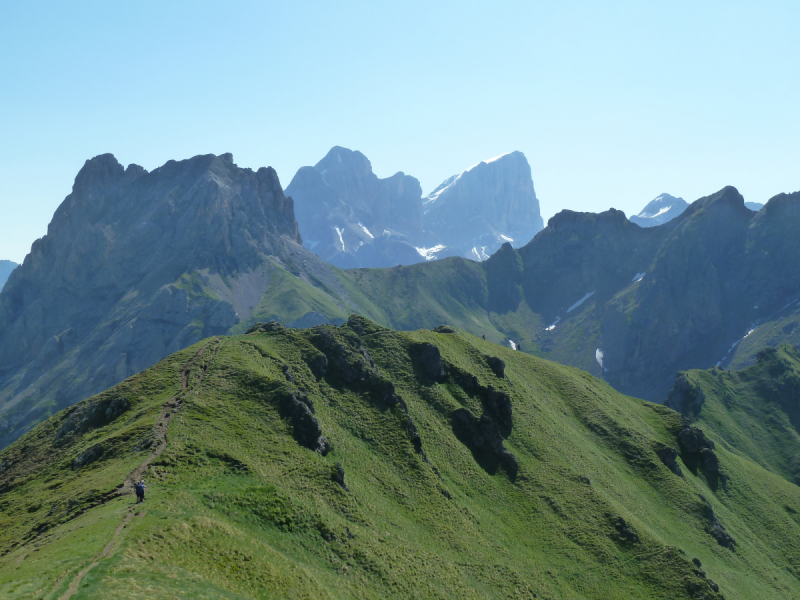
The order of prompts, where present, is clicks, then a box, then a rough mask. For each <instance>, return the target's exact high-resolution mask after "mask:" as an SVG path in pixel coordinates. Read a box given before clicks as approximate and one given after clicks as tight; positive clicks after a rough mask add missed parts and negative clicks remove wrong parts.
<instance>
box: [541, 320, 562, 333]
mask: <svg viewBox="0 0 800 600" xmlns="http://www.w3.org/2000/svg"><path fill="white" fill-rule="evenodd" d="M560 322H561V317H556V320H555V321H553V322H552V323H551V324H550V326H549V327H545V329H544V330H545V331H553V330H554V329H555V328H556V325H558V324H559V323H560Z"/></svg>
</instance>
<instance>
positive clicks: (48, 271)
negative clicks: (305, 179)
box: [0, 155, 800, 445]
mask: <svg viewBox="0 0 800 600" xmlns="http://www.w3.org/2000/svg"><path fill="white" fill-rule="evenodd" d="M343 160H344V159H343ZM498 163H503V160H498V161H495V163H489V164H486V166H485V168H486V169H488V168H490V167H491V165H492V164H498ZM336 164H338V159H337V161H336ZM323 170H324V169H323ZM476 170H477V169H476ZM402 177H405V176H402ZM402 177H401V178H402ZM465 178H466V179H467V180H468V178H467V176H466V175H463V176H462V179H465ZM799 199H800V194H790V195H787V194H781V195H779V196H776V197H775V198H773V199H771V200H770V201H769V202H768V203H767V205H766V206H765V207H764V208H763V209H762V210H760V211H759V212H753V211H750V210H748V209H747V208H745V206H744V200H743V198H742V197H741V195H740V194H739V193H738V192H737V191H736V190H735V189H734V188H730V187H729V188H725V189H723V190H721V191H720V192H718V193H716V194H713V195H711V196H708V197H706V198H702V199H700V200H698V201H696V202H694V203H693V204H692V205H690V207H689V208H688V209H687V210H686V211H684V212H683V214H681V215H680V216H679V217H677V218H676V219H673V220H672V221H669V222H668V223H666V224H664V225H661V226H659V227H650V228H642V227H639V226H637V225H635V224H633V223H631V222H630V221H629V220H628V219H626V218H625V215H624V214H623V213H621V212H620V211H616V210H610V211H607V212H605V213H600V214H592V213H575V212H571V211H562V212H561V213H559V214H557V215H556V216H555V217H553V218H551V219H550V221H549V222H548V226H547V227H546V228H545V229H544V230H543V231H541V232H540V233H539V234H538V235H536V236H535V238H534V239H533V240H532V241H531V242H529V243H528V244H526V245H525V246H523V247H521V248H513V247H512V245H511V244H510V243H504V244H503V245H502V246H501V247H500V249H499V250H498V251H497V252H495V253H494V254H493V255H492V256H491V257H490V258H489V259H488V260H484V261H481V262H477V261H471V260H468V259H465V258H462V257H450V258H447V259H443V260H435V261H428V262H425V263H422V264H415V265H410V266H401V267H393V268H388V269H351V270H347V271H342V270H339V269H337V268H335V267H333V266H331V265H329V264H327V263H325V262H324V261H323V260H322V259H321V258H319V257H318V256H316V255H315V254H313V253H312V252H310V251H308V250H307V249H305V248H303V246H302V245H301V244H302V243H303V242H304V241H306V240H305V239H304V238H302V237H301V235H300V231H301V230H299V228H298V225H297V223H296V221H295V219H294V212H293V208H292V202H291V200H290V198H288V197H286V196H285V195H284V194H283V192H282V190H281V187H280V184H279V182H278V179H277V175H276V174H275V172H274V171H273V170H271V169H260V170H258V171H257V172H253V171H250V170H248V169H241V168H239V167H237V166H236V165H235V164H234V162H233V159H232V157H231V156H230V155H222V156H213V155H207V156H200V157H195V158H193V159H190V160H186V161H180V162H176V161H170V162H168V163H167V164H165V165H164V166H163V167H160V168H159V169H156V170H154V171H153V172H152V173H148V172H146V171H145V170H144V169H142V168H141V167H137V166H135V165H131V166H129V167H128V168H127V169H125V168H123V167H122V166H121V165H119V163H118V162H117V161H116V160H115V159H114V158H113V157H112V156H110V155H104V156H101V157H97V158H95V159H92V160H90V161H87V164H86V165H85V166H84V168H83V169H82V170H81V173H79V175H78V177H77V178H76V182H75V186H74V188H73V192H72V194H70V196H68V197H67V199H66V200H65V201H64V203H63V204H62V206H61V207H60V208H59V210H58V211H57V213H56V215H55V217H54V219H53V223H51V226H50V228H49V230H48V235H47V236H46V237H45V238H43V239H42V240H40V241H38V242H36V244H34V247H33V249H32V252H31V254H30V255H29V256H28V257H27V258H26V260H25V262H24V263H23V265H22V266H21V267H20V268H19V269H17V270H16V271H15V273H14V276H13V277H12V278H11V280H10V281H9V283H8V285H7V286H6V288H5V289H4V290H3V292H2V294H0V351H1V352H2V356H0V443H1V444H2V445H6V444H8V443H9V442H10V441H12V440H14V439H16V438H17V437H19V435H21V434H22V433H24V432H25V431H27V430H28V429H29V428H30V427H32V426H33V425H34V424H35V423H37V422H39V421H41V420H44V419H45V418H47V417H48V416H50V415H52V414H54V413H55V412H56V411H58V410H59V409H61V408H64V407H67V406H70V405H72V404H74V403H75V402H77V401H79V400H82V399H84V398H87V397H89V396H91V395H93V394H96V393H99V392H101V391H102V390H104V389H106V388H108V387H110V386H112V385H114V384H116V383H118V382H120V381H122V380H124V379H125V378H127V377H130V376H131V375H133V374H135V373H138V372H140V371H142V370H143V369H145V368H147V367H149V366H151V365H153V364H155V363H156V362H157V361H158V360H160V359H161V358H163V357H164V356H167V355H168V354H170V353H171V352H174V351H177V350H179V349H180V348H183V347H186V346H188V345H191V344H193V343H195V342H197V341H199V340H200V339H203V338H205V337H208V336H209V335H219V334H228V333H243V332H244V331H246V330H247V329H248V328H249V327H250V326H251V325H252V324H254V323H255V322H258V321H264V322H266V321H269V320H278V321H281V322H283V323H285V324H289V325H294V326H302V327H310V326H314V325H317V324H320V323H337V324H340V323H343V322H344V321H345V320H346V319H347V318H348V315H349V314H351V313H359V314H362V315H365V316H367V317H369V318H371V319H372V320H373V321H375V322H376V323H379V324H381V325H383V326H387V327H391V328H394V329H405V330H412V329H419V328H432V327H435V326H437V325H440V324H443V323H449V324H451V325H455V326H457V327H459V328H461V329H463V330H464V331H468V332H470V333H473V334H475V335H478V336H484V337H485V339H486V340H488V341H491V342H494V343H496V344H501V345H505V346H507V347H513V348H517V349H519V350H522V351H523V352H526V353H531V354H535V355H537V356H541V357H545V358H549V359H552V360H556V361H557V362H560V363H562V364H568V365H574V366H578V367H580V368H582V369H585V370H586V371H588V372H590V373H593V374H595V375H597V376H599V377H602V378H604V379H605V380H606V381H607V382H608V383H610V384H611V385H613V386H614V387H615V388H617V389H618V390H620V391H622V392H624V393H627V394H631V395H635V396H637V397H641V398H645V399H649V400H654V401H659V402H661V401H663V400H664V399H665V398H666V397H667V394H668V393H669V391H670V389H671V387H672V384H673V382H674V380H675V374H676V373H677V372H678V371H682V370H685V369H691V368H707V367H710V366H713V365H715V364H718V363H719V364H720V365H721V366H723V367H726V368H727V367H737V368H738V367H741V366H746V365H748V364H752V363H753V362H754V361H755V356H756V353H757V352H758V351H759V350H760V349H761V348H762V347H763V344H764V343H769V344H772V345H775V344H780V343H782V342H790V343H795V344H797V343H798V342H799V341H800V339H798V336H800V327H797V325H798V323H799V322H800V304H798V299H800V280H798V278H796V277H794V276H793V275H792V273H795V272H797V270H798V269H797V267H798V265H800V242H798V240H797V238H796V236H795V235H794V234H793V232H794V231H796V230H797V227H798V226H800V222H798V221H800V203H798V200H799ZM359 218H360V217H359ZM362 224H363V223H362Z"/></svg>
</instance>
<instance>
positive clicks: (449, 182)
mask: <svg viewBox="0 0 800 600" xmlns="http://www.w3.org/2000/svg"><path fill="white" fill-rule="evenodd" d="M468 170H469V169H467V171H468ZM467 171H462V172H461V173H459V174H458V175H453V176H452V177H450V178H449V179H445V180H444V181H443V182H442V183H441V184H439V187H437V188H436V189H435V190H433V192H431V193H430V194H428V196H427V197H426V198H423V199H422V206H423V207H424V206H427V205H428V204H430V203H432V202H436V201H437V200H438V199H439V196H441V195H442V194H443V193H444V192H445V191H447V190H448V189H450V188H451V187H453V185H455V183H456V181H458V180H459V179H461V176H462V175H463V174H464V173H466V172H467ZM425 212H427V210H426V211H425Z"/></svg>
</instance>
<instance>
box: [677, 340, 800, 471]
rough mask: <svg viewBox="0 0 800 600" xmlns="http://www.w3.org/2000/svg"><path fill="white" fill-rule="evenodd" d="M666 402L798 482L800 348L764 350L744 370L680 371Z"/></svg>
mask: <svg viewBox="0 0 800 600" xmlns="http://www.w3.org/2000/svg"><path fill="white" fill-rule="evenodd" d="M667 406H669V407H671V408H674V409H675V410H677V411H680V412H681V413H683V414H684V415H686V416H687V417H691V418H692V419H693V420H695V421H696V422H697V424H698V425H700V426H702V428H703V429H705V430H707V431H709V432H713V433H714V434H716V435H719V436H720V437H722V438H724V439H725V440H726V442H727V443H728V444H729V445H730V447H731V448H732V449H734V450H735V451H737V452H739V453H741V454H742V455H744V456H747V457H748V458H750V459H751V460H753V461H755V462H757V463H758V464H760V465H761V466H763V467H764V468H766V469H769V470H771V471H773V472H775V473H777V474H778V475H781V476H783V477H785V478H786V479H787V480H789V481H791V482H792V483H794V484H795V485H800V352H798V350H797V348H795V347H794V346H790V345H783V346H781V347H780V348H766V349H764V350H762V351H761V352H759V353H758V355H757V359H756V364H754V365H752V366H750V367H747V368H745V369H742V370H741V371H725V370H722V369H717V368H715V367H712V368H711V369H709V370H707V371H700V370H693V371H687V372H684V373H681V374H680V375H679V377H678V379H677V381H676V382H675V385H674V386H673V388H672V391H671V392H670V395H669V398H668V400H667Z"/></svg>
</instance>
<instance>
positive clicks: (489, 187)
mask: <svg viewBox="0 0 800 600" xmlns="http://www.w3.org/2000/svg"><path fill="white" fill-rule="evenodd" d="M286 194H287V195H288V196H290V197H291V198H293V200H294V203H295V214H296V215H297V222H298V225H299V228H300V232H301V234H302V235H303V239H304V246H305V247H306V248H307V249H309V250H311V251H312V252H314V253H315V254H317V255H318V256H320V257H321V258H323V259H325V260H326V261H328V262H330V263H332V264H334V265H336V266H338V267H342V268H350V267H390V266H396V265H409V264H414V263H418V262H426V261H429V260H434V259H437V258H444V257H447V256H463V257H466V258H471V259H473V260H479V261H482V260H486V259H487V258H488V257H489V256H490V255H491V254H492V253H493V252H495V251H496V250H498V249H499V248H500V246H501V245H502V244H503V243H505V242H511V243H512V244H513V245H514V246H515V247H516V246H521V245H524V244H525V243H527V242H528V241H530V240H531V238H533V236H534V235H536V233H537V232H538V231H540V230H541V229H542V227H543V223H542V218H541V216H540V214H539V201H538V200H537V198H536V194H535V192H534V189H533V180H532V178H531V170H530V166H529V165H528V162H527V160H526V159H525V156H524V155H523V154H522V153H521V152H510V153H508V154H504V155H502V156H499V157H496V158H493V159H490V160H487V161H483V162H480V163H478V164H476V165H474V166H472V167H470V168H469V169H467V170H465V171H463V172H461V173H459V174H458V175H454V176H452V177H450V178H449V179H447V180H446V181H444V182H443V183H442V184H441V185H440V186H438V187H437V188H436V190H434V191H433V192H432V193H431V194H429V195H428V196H426V197H424V198H423V197H422V189H421V187H420V184H419V181H417V180H416V179H415V178H414V177H411V176H410V175H406V174H404V173H403V172H398V173H396V174H395V175H393V176H391V177H387V178H385V179H379V178H378V177H377V176H376V175H375V174H374V173H373V172H372V165H371V164H370V162H369V160H368V159H367V157H366V156H364V155H363V154H362V153H361V152H358V151H352V150H348V149H346V148H341V147H338V146H337V147H334V148H332V149H331V151H330V152H328V154H327V155H326V156H325V158H323V159H322V160H321V161H320V162H319V163H317V164H316V165H315V166H313V167H303V168H301V169H300V170H299V171H298V172H297V174H296V175H295V176H294V178H293V179H292V182H291V183H290V184H289V186H288V187H287V188H286Z"/></svg>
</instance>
